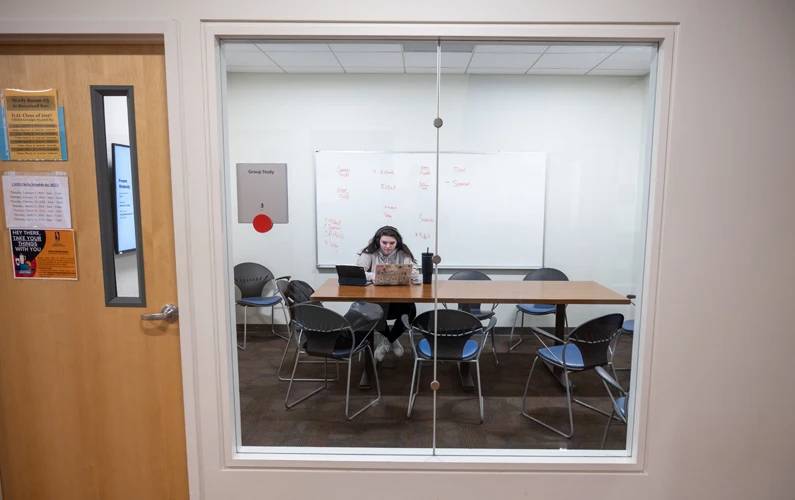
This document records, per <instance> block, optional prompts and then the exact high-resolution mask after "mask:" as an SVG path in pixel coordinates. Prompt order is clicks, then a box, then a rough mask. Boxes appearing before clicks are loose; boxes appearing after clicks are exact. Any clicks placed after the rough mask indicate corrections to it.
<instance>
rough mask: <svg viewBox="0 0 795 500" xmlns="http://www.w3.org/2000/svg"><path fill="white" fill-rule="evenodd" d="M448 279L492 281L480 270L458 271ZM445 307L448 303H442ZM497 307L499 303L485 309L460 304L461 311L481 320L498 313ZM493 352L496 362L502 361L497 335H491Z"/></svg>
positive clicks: (478, 306) (496, 363)
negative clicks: (499, 355) (498, 354)
mask: <svg viewBox="0 0 795 500" xmlns="http://www.w3.org/2000/svg"><path fill="white" fill-rule="evenodd" d="M447 279H448V280H451V281H452V280H460V281H491V278H489V277H488V275H486V274H485V273H482V272H480V271H472V270H466V271H458V272H456V273H453V274H452V275H451V276H450V277H449V278H447ZM442 305H443V306H444V308H445V309H447V304H442ZM495 309H497V304H492V305H491V309H486V310H485V311H484V310H483V309H482V308H481V304H458V310H459V311H465V312H468V313H469V314H471V315H473V316H475V317H476V318H477V319H479V320H481V321H485V320H487V319H491V318H493V317H494V315H495V314H496V313H495V312H494V310H495ZM491 353H492V355H494V364H495V365H498V364H500V361H499V360H498V359H497V345H496V344H495V335H492V336H491Z"/></svg>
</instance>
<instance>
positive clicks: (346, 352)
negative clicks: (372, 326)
mask: <svg viewBox="0 0 795 500" xmlns="http://www.w3.org/2000/svg"><path fill="white" fill-rule="evenodd" d="M368 345H370V341H369V340H368V341H366V342H362V343H361V344H360V345H359V346H357V348H356V349H353V348H352V347H346V348H344V349H334V350H333V351H332V352H331V356H329V355H328V354H319V353H313V352H311V351H309V350H308V349H307V346H308V342H304V344H303V345H302V346H301V349H303V350H304V351H306V352H307V353H309V354H310V355H312V356H317V357H320V358H328V357H331V358H347V357H348V356H350V355H351V350H352V349H353V354H356V353H358V352H359V351H363V350H364V349H366V348H367V346H368Z"/></svg>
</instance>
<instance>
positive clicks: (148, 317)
mask: <svg viewBox="0 0 795 500" xmlns="http://www.w3.org/2000/svg"><path fill="white" fill-rule="evenodd" d="M177 318H179V309H178V308H177V306H175V305H174V304H166V305H164V306H163V309H161V310H160V312H159V313H155V314H142V315H141V319H142V320H143V321H168V322H169V323H171V322H174V321H176V320H177Z"/></svg>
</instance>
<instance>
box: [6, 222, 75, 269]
mask: <svg viewBox="0 0 795 500" xmlns="http://www.w3.org/2000/svg"><path fill="white" fill-rule="evenodd" d="M9 233H11V253H12V255H11V258H12V259H13V263H14V278H19V279H51V280H76V279H77V258H76V256H75V235H74V231H72V230H70V229H61V230H47V229H9Z"/></svg>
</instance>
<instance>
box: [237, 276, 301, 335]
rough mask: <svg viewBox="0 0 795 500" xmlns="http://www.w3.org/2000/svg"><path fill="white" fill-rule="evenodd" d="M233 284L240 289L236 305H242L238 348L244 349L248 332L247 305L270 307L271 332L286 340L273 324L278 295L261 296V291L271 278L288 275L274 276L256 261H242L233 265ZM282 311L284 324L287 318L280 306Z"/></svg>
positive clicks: (284, 277) (286, 277) (279, 300)
mask: <svg viewBox="0 0 795 500" xmlns="http://www.w3.org/2000/svg"><path fill="white" fill-rule="evenodd" d="M234 275H235V285H236V286H237V287H238V288H239V289H240V296H241V298H240V300H238V301H237V302H236V304H237V305H239V306H243V345H242V346H241V345H240V344H238V346H237V347H238V348H239V349H243V350H245V349H246V337H247V334H248V331H247V330H248V308H249V307H270V308H271V333H272V334H274V335H276V336H277V337H281V338H283V339H284V340H287V337H285V336H284V335H280V334H278V333H276V329H275V326H274V317H273V313H274V308H275V307H276V305H277V304H280V303H281V302H282V298H281V297H280V296H279V295H268V296H265V297H263V296H262V291H263V290H264V289H265V286H266V285H267V284H268V283H270V282H271V281H273V280H276V281H277V282H278V281H280V280H289V279H290V277H289V276H281V277H279V278H274V276H273V273H272V272H270V269H268V268H267V267H265V266H263V265H261V264H257V263H256V262H243V263H242V264H238V265H236V266H235V270H234ZM282 313H284V321H285V324H287V323H289V321H288V320H287V312H286V311H285V310H284V307H282Z"/></svg>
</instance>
